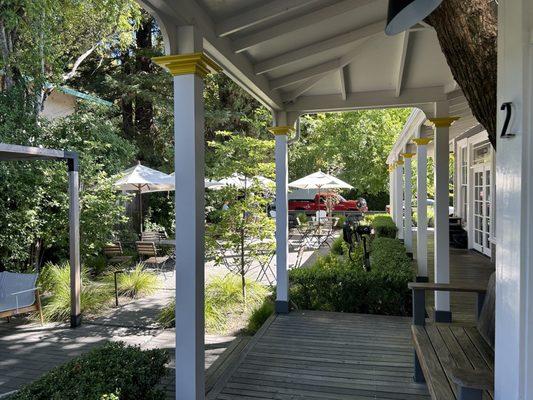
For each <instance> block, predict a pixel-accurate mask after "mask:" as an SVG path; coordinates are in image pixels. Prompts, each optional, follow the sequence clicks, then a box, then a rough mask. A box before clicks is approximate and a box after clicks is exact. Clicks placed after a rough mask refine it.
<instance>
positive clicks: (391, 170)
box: [389, 164, 395, 172]
mask: <svg viewBox="0 0 533 400" xmlns="http://www.w3.org/2000/svg"><path fill="white" fill-rule="evenodd" d="M394 169H395V167H394V164H389V172H393V171H394Z"/></svg>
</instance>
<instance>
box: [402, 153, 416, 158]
mask: <svg viewBox="0 0 533 400" xmlns="http://www.w3.org/2000/svg"><path fill="white" fill-rule="evenodd" d="M415 155H416V154H415V153H402V154H401V156H402V157H403V158H413V157H414V156H415Z"/></svg>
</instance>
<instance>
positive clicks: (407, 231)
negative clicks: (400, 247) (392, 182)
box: [402, 153, 415, 257]
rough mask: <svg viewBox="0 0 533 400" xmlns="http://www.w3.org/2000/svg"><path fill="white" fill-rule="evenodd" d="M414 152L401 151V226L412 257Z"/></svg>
mask: <svg viewBox="0 0 533 400" xmlns="http://www.w3.org/2000/svg"><path fill="white" fill-rule="evenodd" d="M414 155H415V154H414V153H402V157H403V159H404V171H405V177H404V194H403V198H404V199H405V200H404V201H405V219H404V228H403V232H404V233H403V238H404V244H405V248H406V249H407V254H408V255H410V256H411V257H413V221H412V214H413V212H412V205H411V203H412V190H411V157H413V156H414Z"/></svg>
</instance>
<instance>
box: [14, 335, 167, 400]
mask: <svg viewBox="0 0 533 400" xmlns="http://www.w3.org/2000/svg"><path fill="white" fill-rule="evenodd" d="M168 361H169V357H168V355H167V353H166V352H165V351H164V350H160V349H156V350H141V349H140V348H139V347H136V346H126V345H125V344H124V343H122V342H108V343H106V344H104V345H102V346H99V347H96V348H94V349H92V350H91V351H89V352H88V353H85V354H83V355H81V356H79V357H76V358H74V359H73V360H71V361H69V362H67V363H66V364H63V365H61V366H59V367H56V368H54V369H52V370H51V371H49V372H48V373H46V374H45V375H44V376H42V377H41V378H39V379H38V380H36V381H35V382H32V383H30V384H29V385H26V386H24V387H23V388H22V389H21V390H20V391H18V392H17V393H15V394H14V395H12V396H10V397H9V399H10V400H51V399H52V400H55V399H57V400H59V399H77V400H101V399H120V400H156V399H164V398H165V394H164V391H163V390H161V389H156V388H155V387H156V385H157V384H158V383H159V381H160V379H161V378H162V377H163V376H164V375H166V374H167V368H166V367H165V365H166V364H167V363H168Z"/></svg>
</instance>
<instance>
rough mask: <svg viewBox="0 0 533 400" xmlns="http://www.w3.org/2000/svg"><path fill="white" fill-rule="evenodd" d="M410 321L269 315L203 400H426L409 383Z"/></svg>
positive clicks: (420, 388) (313, 314) (418, 386)
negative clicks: (267, 319) (205, 399)
mask: <svg viewBox="0 0 533 400" xmlns="http://www.w3.org/2000/svg"><path fill="white" fill-rule="evenodd" d="M410 322H411V320H410V318H405V317H389V316H379V315H361V314H344V313H335V312H321V311H301V312H291V313H290V314H287V315H277V316H273V317H271V319H269V321H268V322H267V323H266V324H265V325H264V326H263V328H262V329H261V330H260V331H259V332H258V333H257V334H256V335H255V336H254V338H253V339H252V340H251V341H250V343H248V345H247V346H246V348H245V349H244V351H243V352H242V353H241V354H240V356H239V358H238V360H237V361H236V362H235V363H234V364H233V365H232V366H231V367H230V368H228V369H227V370H226V371H225V372H224V374H223V375H222V376H221V378H220V380H219V381H218V382H217V383H216V384H215V385H214V387H213V388H212V390H211V391H210V392H209V393H208V395H207V399H208V400H209V399H210V400H214V399H217V400H229V399H235V400H245V399H247V400H249V399H278V400H285V399H287V400H288V399H317V400H318V399H336V400H340V399H343V400H344V399H346V400H348V399H350V400H353V399H404V400H410V399H429V395H428V392H427V389H426V386H425V385H421V384H416V383H414V382H413V379H412V376H413V347H412V344H411V335H410Z"/></svg>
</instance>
